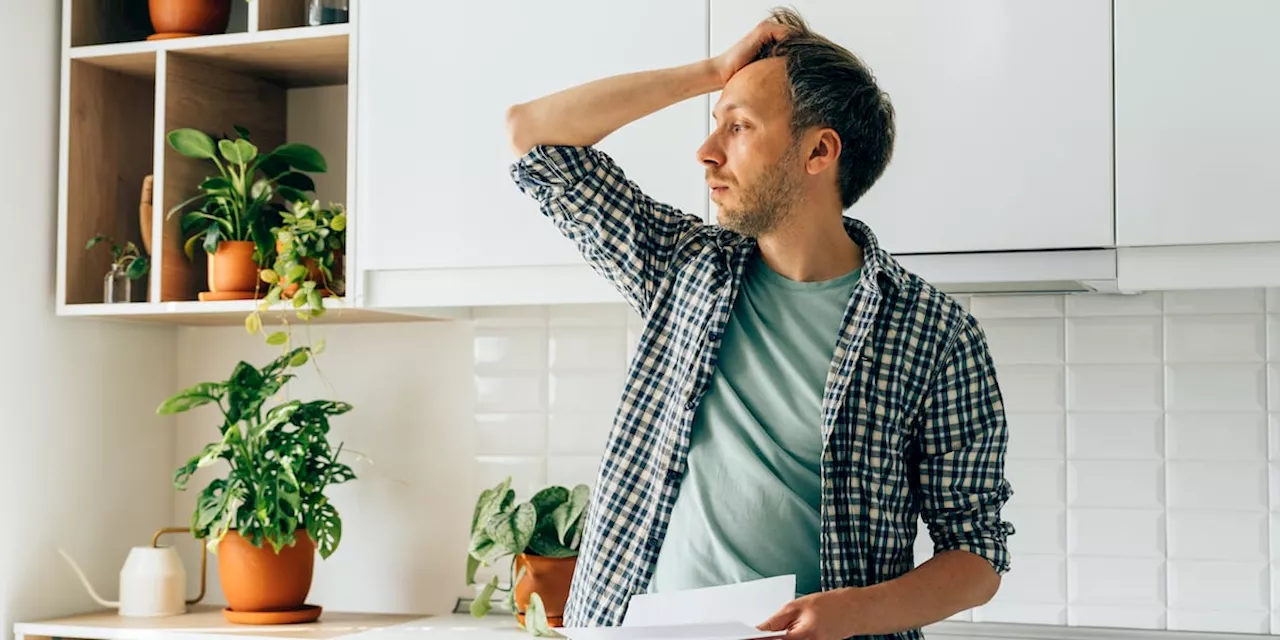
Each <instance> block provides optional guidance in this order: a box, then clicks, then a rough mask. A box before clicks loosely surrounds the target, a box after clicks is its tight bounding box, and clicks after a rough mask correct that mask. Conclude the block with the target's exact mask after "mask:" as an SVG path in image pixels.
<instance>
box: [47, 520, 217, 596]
mask: <svg viewBox="0 0 1280 640" xmlns="http://www.w3.org/2000/svg"><path fill="white" fill-rule="evenodd" d="M188 531H190V530H189V529H187V528H186V527H170V528H165V529H161V530H159V531H157V532H156V533H155V535H154V536H152V537H151V546H149V547H133V548H132V549H130V550H129V557H128V558H126V559H125V561H124V566H123V567H121V568H120V600H119V601H118V602H113V601H110V600H107V599H105V598H103V597H102V596H99V595H98V592H97V591H94V589H93V585H92V584H90V583H89V579H88V578H87V577H85V575H84V572H83V571H81V570H80V566H79V565H77V564H76V561H75V560H72V559H71V556H69V555H67V552H66V551H63V550H62V549H58V553H61V554H62V557H63V558H66V560H67V562H68V563H69V564H70V565H71V568H72V569H75V572H76V575H78V576H80V581H81V582H83V583H84V588H85V589H87V590H88V591H89V595H90V596H92V597H93V599H94V600H96V601H97V602H98V604H100V605H102V606H104V607H111V608H119V613H120V615H122V616H128V617H136V618H154V617H160V616H176V615H180V614H183V613H186V612H187V605H189V604H195V603H197V602H200V601H201V600H203V599H204V587H205V567H206V566H207V561H208V558H209V556H208V554H207V553H206V552H205V551H204V547H203V545H201V553H200V595H198V596H196V597H195V598H194V599H192V600H185V599H184V598H183V592H184V591H186V588H187V572H186V569H184V568H183V566H182V558H180V557H178V552H177V551H176V550H174V548H173V547H169V546H165V547H161V546H159V545H157V544H156V543H157V541H158V540H159V539H160V536H161V535H163V534H166V533H184V532H188Z"/></svg>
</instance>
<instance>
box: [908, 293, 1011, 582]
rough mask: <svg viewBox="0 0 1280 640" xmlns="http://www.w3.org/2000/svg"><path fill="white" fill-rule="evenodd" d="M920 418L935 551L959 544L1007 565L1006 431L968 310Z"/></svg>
mask: <svg viewBox="0 0 1280 640" xmlns="http://www.w3.org/2000/svg"><path fill="white" fill-rule="evenodd" d="M927 394H928V395H927V397H926V402H925V406H924V411H923V412H922V413H921V420H920V423H919V434H918V438H919V440H918V441H919V443H920V465H919V477H920V485H919V486H920V492H921V517H922V519H923V520H924V522H925V524H926V525H927V526H928V529H929V535H930V537H931V538H932V539H933V543H934V553H941V552H943V551H948V550H963V551H968V552H970V553H973V554H976V555H978V556H980V557H982V558H985V559H986V560H987V561H988V562H990V563H991V566H992V567H993V568H994V569H995V570H996V572H997V573H999V574H1004V573H1007V572H1008V571H1009V564H1010V563H1009V548H1008V537H1009V536H1010V535H1012V534H1013V533H1014V527H1013V524H1012V523H1010V522H1007V521H1005V520H1003V519H1002V517H1001V510H1002V508H1003V507H1004V505H1005V504H1006V503H1007V502H1008V501H1009V498H1010V497H1011V496H1012V495H1013V489H1012V487H1011V486H1010V484H1009V482H1008V480H1007V479H1006V478H1005V474H1004V462H1005V453H1006V449H1007V445H1008V432H1007V425H1006V422H1005V414H1004V406H1003V401H1002V397H1001V393H1000V386H999V384H998V382H997V380H996V372H995V366H994V364H993V363H992V360H991V357H990V354H989V353H988V350H987V344H986V337H985V335H984V334H983V331H982V329H981V327H979V326H978V324H977V321H975V320H974V319H973V318H972V317H971V316H970V317H967V318H966V322H965V325H964V326H963V328H961V329H960V331H959V333H958V334H957V336H956V337H955V339H954V340H953V342H952V345H951V347H950V348H949V349H948V350H947V352H946V355H944V357H943V359H942V361H941V364H940V367H939V369H938V373H937V375H936V377H935V378H934V380H933V384H932V386H931V388H930V389H929V390H928V392H927Z"/></svg>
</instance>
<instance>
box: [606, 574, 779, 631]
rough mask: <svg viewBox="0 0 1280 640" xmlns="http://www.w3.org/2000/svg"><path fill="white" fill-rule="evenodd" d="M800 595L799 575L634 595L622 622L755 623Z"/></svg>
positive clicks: (753, 625) (766, 617) (766, 618)
mask: <svg viewBox="0 0 1280 640" xmlns="http://www.w3.org/2000/svg"><path fill="white" fill-rule="evenodd" d="M795 597H796V577H795V576H794V575H786V576H778V577H776V578H764V579H761V580H752V581H750V582H741V583H738V584H729V585H724V586H720V587H707V588H705V589H691V590H688V591H675V592H671V593H644V594H638V595H635V596H632V598H631V604H630V606H628V608H627V614H626V616H625V617H623V620H622V626H624V627H626V626H652V625H677V624H698V623H706V622H740V623H742V624H746V625H750V626H751V627H753V628H754V627H755V626H756V625H758V624H760V623H761V622H764V621H765V620H768V619H769V617H770V616H772V615H773V614H775V613H777V612H778V610H779V609H781V608H782V607H783V605H785V604H787V603H788V602H791V601H792V600H794V599H795Z"/></svg>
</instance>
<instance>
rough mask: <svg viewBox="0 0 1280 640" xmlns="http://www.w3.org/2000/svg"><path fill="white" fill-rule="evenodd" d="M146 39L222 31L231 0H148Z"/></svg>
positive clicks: (203, 34) (226, 21) (185, 36)
mask: <svg viewBox="0 0 1280 640" xmlns="http://www.w3.org/2000/svg"><path fill="white" fill-rule="evenodd" d="M148 8H149V10H150V11H149V13H150V14H151V26H152V27H153V28H154V29H155V31H156V32H155V33H154V34H153V35H151V36H148V37H147V39H148V40H165V39H169V38H187V37H191V36H205V35H214V34H218V33H225V32H226V30H227V25H228V24H229V23H230V22H231V0H150V1H149V3H148Z"/></svg>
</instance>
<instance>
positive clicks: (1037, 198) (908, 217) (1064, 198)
mask: <svg viewBox="0 0 1280 640" xmlns="http://www.w3.org/2000/svg"><path fill="white" fill-rule="evenodd" d="M774 4H776V3H775V2H773V1H772V0H711V50H712V52H713V53H716V52H719V51H722V50H724V48H725V47H727V46H728V45H730V44H731V43H732V42H734V41H735V40H737V39H739V38H741V37H742V35H743V34H745V33H746V32H747V31H748V30H749V29H750V28H751V27H752V26H753V25H755V24H756V23H757V22H759V21H760V20H762V19H764V18H765V17H766V16H767V15H768V14H767V12H768V9H769V8H770V7H771V6H773V5H774ZM787 4H790V5H792V6H794V7H795V8H796V9H797V10H798V11H799V12H800V13H801V14H802V15H803V16H804V17H805V18H806V19H807V20H808V22H809V24H810V26H811V27H813V28H814V30H816V31H818V32H820V33H821V34H823V35H825V36H827V37H829V38H831V39H832V40H834V41H836V42H838V43H840V44H841V45H844V46H845V47H847V48H848V49H849V50H851V51H852V52H854V53H855V54H857V55H858V56H859V57H860V58H862V60H863V61H864V62H865V63H866V64H867V65H868V66H869V67H871V69H872V71H873V72H874V73H875V75H876V78H877V81H878V82H879V84H880V86H881V88H882V89H883V90H884V91H886V92H887V93H888V94H889V96H890V99H891V101H892V102H893V105H894V108H895V110H896V112H897V143H896V146H895V150H894V157H893V160H892V162H891V163H890V165H889V168H888V169H887V170H886V171H885V174H884V176H883V177H882V178H881V179H880V181H879V182H878V183H877V184H876V185H875V186H873V187H872V188H871V190H870V191H869V192H867V194H866V196H864V197H863V199H862V200H861V201H860V202H858V203H855V204H854V206H853V207H852V208H850V209H849V210H848V211H847V212H846V215H849V216H853V217H856V218H859V219H862V220H865V221H866V222H867V223H868V224H870V225H871V227H872V229H873V230H874V231H875V232H876V235H877V236H878V237H879V238H880V240H881V243H882V244H883V245H884V246H885V248H887V249H888V250H890V251H893V252H897V253H932V252H957V251H990V250H1008V249H1048V248H1078V247H1101V246H1111V245H1112V244H1113V240H1114V238H1113V233H1112V228H1113V222H1112V180H1111V169H1112V162H1111V157H1112V156H1111V154H1112V140H1111V114H1112V109H1111V100H1112V95H1111V3H1110V2H1109V1H1108V0H1035V1H1034V2H1028V1H1027V0H966V1H965V2H950V1H946V0H893V1H891V2H890V1H886V0H794V2H791V3H787Z"/></svg>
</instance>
